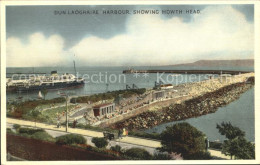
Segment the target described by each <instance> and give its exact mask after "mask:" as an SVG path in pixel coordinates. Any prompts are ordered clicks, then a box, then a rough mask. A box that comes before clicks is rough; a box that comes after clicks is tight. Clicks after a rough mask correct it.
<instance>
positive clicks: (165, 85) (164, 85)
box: [160, 84, 173, 89]
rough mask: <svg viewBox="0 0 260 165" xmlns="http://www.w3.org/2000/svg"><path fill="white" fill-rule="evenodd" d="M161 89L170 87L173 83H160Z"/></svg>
mask: <svg viewBox="0 0 260 165" xmlns="http://www.w3.org/2000/svg"><path fill="white" fill-rule="evenodd" d="M160 88H161V89H172V88H173V85H172V84H162V85H160Z"/></svg>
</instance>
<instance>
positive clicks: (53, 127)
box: [6, 118, 230, 159]
mask: <svg viewBox="0 0 260 165" xmlns="http://www.w3.org/2000/svg"><path fill="white" fill-rule="evenodd" d="M6 120H7V123H9V124H19V125H23V126H29V127H34V126H35V122H32V121H26V120H18V119H12V118H7V119H6ZM36 127H37V128H43V129H48V130H55V131H61V132H65V130H66V128H65V127H61V128H57V126H56V125H51V124H45V123H38V122H36ZM68 133H75V134H80V135H84V136H90V137H103V133H102V132H98V131H92V130H84V129H78V128H68ZM116 141H120V142H123V143H129V144H134V145H140V146H145V147H151V148H157V147H161V143H160V141H156V140H150V139H143V138H137V137H130V136H127V137H123V138H122V139H117V140H116ZM209 152H210V153H211V155H212V156H215V157H218V158H221V159H230V157H228V156H225V155H223V154H222V153H221V152H220V151H216V150H209Z"/></svg>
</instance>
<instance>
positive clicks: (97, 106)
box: [93, 103, 114, 108]
mask: <svg viewBox="0 0 260 165" xmlns="http://www.w3.org/2000/svg"><path fill="white" fill-rule="evenodd" d="M113 104H114V103H105V104H99V105H96V106H94V107H93V108H101V107H106V106H109V105H113Z"/></svg>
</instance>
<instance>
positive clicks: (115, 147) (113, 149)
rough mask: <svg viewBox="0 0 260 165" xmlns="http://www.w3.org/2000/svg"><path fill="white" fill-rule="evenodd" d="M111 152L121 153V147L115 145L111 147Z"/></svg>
mask: <svg viewBox="0 0 260 165" xmlns="http://www.w3.org/2000/svg"><path fill="white" fill-rule="evenodd" d="M110 150H112V151H115V152H121V146H120V145H115V146H112V147H110Z"/></svg>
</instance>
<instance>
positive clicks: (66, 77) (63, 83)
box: [6, 61, 84, 92]
mask: <svg viewBox="0 0 260 165" xmlns="http://www.w3.org/2000/svg"><path fill="white" fill-rule="evenodd" d="M73 62H74V70H75V75H76V67H75V61H73ZM75 75H73V74H69V73H64V74H62V75H59V74H58V72H57V71H51V74H50V75H36V76H35V77H30V78H27V79H23V80H13V79H7V81H6V91H7V92H30V91H41V90H43V89H46V90H60V89H69V88H76V87H82V86H83V85H84V79H83V78H79V77H76V76H75Z"/></svg>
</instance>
